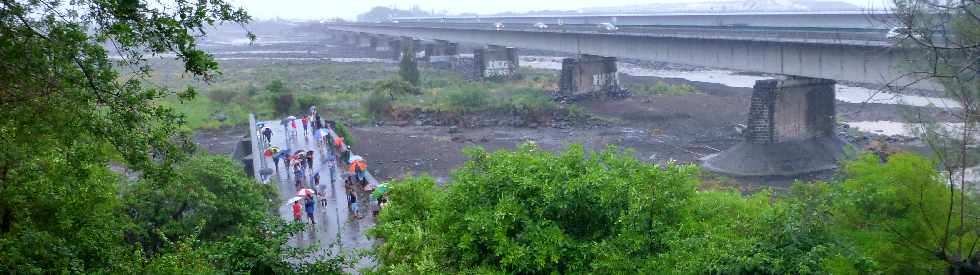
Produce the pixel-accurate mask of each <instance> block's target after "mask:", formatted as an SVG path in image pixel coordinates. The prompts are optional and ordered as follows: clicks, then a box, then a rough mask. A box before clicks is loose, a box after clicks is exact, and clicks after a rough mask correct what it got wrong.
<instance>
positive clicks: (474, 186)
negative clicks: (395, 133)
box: [373, 144, 696, 273]
mask: <svg viewBox="0 0 980 275" xmlns="http://www.w3.org/2000/svg"><path fill="white" fill-rule="evenodd" d="M468 155H469V156H470V157H471V158H472V160H471V161H469V162H467V163H466V165H465V166H464V167H463V168H461V169H459V170H457V171H455V172H454V173H453V178H454V183H453V184H452V185H449V186H448V187H446V188H445V189H435V188H432V180H431V179H415V180H408V181H403V182H398V183H395V184H393V187H392V189H391V191H390V192H391V199H390V202H391V204H390V206H389V207H388V209H386V210H385V211H384V212H383V213H382V214H381V216H380V217H379V224H378V226H377V227H376V229H374V230H373V234H375V235H376V236H379V237H382V238H384V239H385V240H386V241H385V243H384V244H382V245H381V246H380V247H379V248H378V260H379V261H380V263H381V271H385V272H399V273H400V272H409V273H428V272H446V273H457V272H464V271H478V270H482V271H484V272H490V271H493V270H496V271H501V272H508V273H551V272H558V273H582V272H599V273H617V272H619V271H623V270H636V268H638V267H639V266H642V265H644V264H645V262H644V261H642V259H643V258H647V257H650V256H652V255H654V254H655V253H657V252H658V251H662V249H663V248H664V245H665V243H664V242H663V239H665V238H666V237H667V235H665V234H667V233H668V232H670V231H669V230H665V229H667V228H670V227H672V226H676V225H677V224H678V223H679V222H681V219H682V215H681V213H680V212H678V211H670V210H672V209H677V208H681V207H682V206H683V205H684V204H685V203H686V202H687V201H688V199H689V198H690V197H691V196H692V195H693V194H694V193H695V191H694V182H693V181H692V178H691V175H692V174H693V173H694V172H695V171H696V169H695V168H694V167H693V166H678V165H668V166H667V167H663V169H661V167H657V166H654V165H649V164H644V163H641V162H639V161H637V160H635V159H633V158H632V157H629V156H627V155H626V154H623V153H621V152H618V151H615V150H612V149H610V150H607V151H604V152H601V153H593V154H586V153H585V152H584V150H583V148H582V147H580V146H575V147H571V148H570V149H568V150H567V151H565V152H563V153H562V154H561V155H551V154H550V153H547V152H543V151H541V150H540V149H539V148H537V147H536V146H534V145H530V144H525V145H522V146H520V147H519V148H518V149H517V150H515V151H512V152H506V151H497V152H495V153H492V154H490V153H486V152H484V151H482V150H479V149H471V150H470V151H468ZM403 186H404V187H403ZM488 194H494V195H493V196H488ZM402 198H405V199H402ZM420 198H421V199H420ZM403 208H404V209H403ZM406 212H408V213H406ZM413 212H420V213H419V214H415V215H412V214H411V213H413ZM630 255H635V256H630ZM478 273H481V272H479V271H478Z"/></svg>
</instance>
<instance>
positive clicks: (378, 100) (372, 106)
mask: <svg viewBox="0 0 980 275" xmlns="http://www.w3.org/2000/svg"><path fill="white" fill-rule="evenodd" d="M363 106H364V108H365V109H367V111H368V112H369V113H372V114H375V115H378V116H384V115H387V114H388V113H389V112H390V111H391V106H392V102H391V98H390V96H389V95H385V94H384V93H381V92H379V91H374V92H372V93H371V95H370V96H368V98H367V99H365V100H364V103H363Z"/></svg>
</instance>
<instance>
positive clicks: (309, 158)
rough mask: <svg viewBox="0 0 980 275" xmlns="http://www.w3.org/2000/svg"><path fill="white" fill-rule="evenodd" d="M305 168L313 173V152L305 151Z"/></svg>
mask: <svg viewBox="0 0 980 275" xmlns="http://www.w3.org/2000/svg"><path fill="white" fill-rule="evenodd" d="M305 160H306V167H307V168H309V169H310V171H311V172H312V171H313V150H310V151H306V158H305Z"/></svg>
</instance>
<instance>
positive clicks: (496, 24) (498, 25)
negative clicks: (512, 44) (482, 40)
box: [493, 22, 504, 31]
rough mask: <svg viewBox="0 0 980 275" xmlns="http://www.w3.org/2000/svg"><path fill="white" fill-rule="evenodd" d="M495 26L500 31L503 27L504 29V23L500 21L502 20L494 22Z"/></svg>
mask: <svg viewBox="0 0 980 275" xmlns="http://www.w3.org/2000/svg"><path fill="white" fill-rule="evenodd" d="M493 28H494V29H496V30H498V31H499V30H502V29H504V23H500V22H497V23H493Z"/></svg>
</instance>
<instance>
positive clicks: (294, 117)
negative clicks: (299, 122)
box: [286, 116, 296, 120]
mask: <svg viewBox="0 0 980 275" xmlns="http://www.w3.org/2000/svg"><path fill="white" fill-rule="evenodd" d="M286 119H288V120H294V119H296V116H289V117H286Z"/></svg>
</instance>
